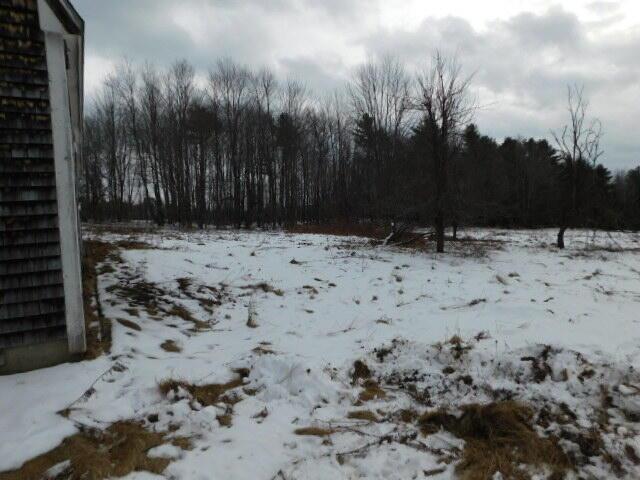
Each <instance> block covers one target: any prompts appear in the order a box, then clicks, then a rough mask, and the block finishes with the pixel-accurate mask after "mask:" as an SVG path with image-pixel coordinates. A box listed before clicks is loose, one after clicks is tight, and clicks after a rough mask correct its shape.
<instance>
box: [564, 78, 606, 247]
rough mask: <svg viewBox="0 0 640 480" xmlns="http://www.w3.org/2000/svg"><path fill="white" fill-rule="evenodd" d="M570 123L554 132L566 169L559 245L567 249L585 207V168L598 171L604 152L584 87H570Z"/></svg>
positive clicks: (568, 102) (568, 97)
mask: <svg viewBox="0 0 640 480" xmlns="http://www.w3.org/2000/svg"><path fill="white" fill-rule="evenodd" d="M567 110H568V112H569V123H568V124H567V125H565V126H564V127H563V128H562V131H561V132H552V134H553V138H554V140H555V142H556V145H557V147H558V150H559V151H560V155H561V161H562V162H563V167H564V169H563V170H564V171H563V173H564V179H565V182H563V184H564V192H563V194H564V195H563V199H562V205H561V213H560V229H559V231H558V239H557V246H558V248H564V234H565V232H566V231H567V229H568V228H569V227H574V226H575V224H576V222H577V221H578V216H579V213H580V210H581V207H582V204H583V199H584V195H581V193H582V192H581V191H580V187H581V182H582V181H583V180H584V178H583V177H584V175H583V172H584V171H585V170H586V169H585V168H583V167H585V166H587V167H591V168H592V169H593V168H595V166H596V164H597V162H598V159H599V158H600V157H601V156H602V154H603V151H602V150H601V148H600V141H601V139H602V124H601V123H600V120H598V119H597V118H594V119H590V118H589V117H588V110H589V101H588V100H587V99H586V98H585V97H584V87H583V86H578V85H572V86H569V87H567Z"/></svg>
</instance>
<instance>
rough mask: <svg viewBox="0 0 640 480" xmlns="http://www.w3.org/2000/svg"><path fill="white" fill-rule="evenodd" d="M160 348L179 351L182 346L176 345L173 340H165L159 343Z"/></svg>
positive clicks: (167, 350) (166, 350)
mask: <svg viewBox="0 0 640 480" xmlns="http://www.w3.org/2000/svg"><path fill="white" fill-rule="evenodd" d="M160 348H162V349H163V350H164V351H165V352H171V353H180V352H181V351H182V348H180V345H178V344H177V343H176V342H175V340H165V341H164V342H162V343H161V344H160Z"/></svg>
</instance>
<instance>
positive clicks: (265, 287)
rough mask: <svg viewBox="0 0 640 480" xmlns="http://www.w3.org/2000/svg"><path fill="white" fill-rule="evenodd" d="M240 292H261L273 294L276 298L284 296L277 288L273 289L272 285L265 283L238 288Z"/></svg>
mask: <svg viewBox="0 0 640 480" xmlns="http://www.w3.org/2000/svg"><path fill="white" fill-rule="evenodd" d="M240 288H241V289H242V290H252V291H254V292H255V291H258V290H260V291H262V292H264V293H273V294H274V295H277V296H278V297H282V296H284V292H283V291H282V290H280V289H279V288H275V287H273V286H272V285H269V284H268V283H267V282H260V283H256V284H254V285H245V286H244V287H240Z"/></svg>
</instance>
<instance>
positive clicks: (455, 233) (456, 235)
mask: <svg viewBox="0 0 640 480" xmlns="http://www.w3.org/2000/svg"><path fill="white" fill-rule="evenodd" d="M453 239H454V240H458V222H453Z"/></svg>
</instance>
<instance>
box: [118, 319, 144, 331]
mask: <svg viewBox="0 0 640 480" xmlns="http://www.w3.org/2000/svg"><path fill="white" fill-rule="evenodd" d="M116 320H117V321H118V323H119V324H120V325H123V326H125V327H127V328H130V329H131V330H135V331H136V332H140V331H142V328H141V327H140V325H138V324H137V323H136V322H132V321H131V320H127V319H125V318H116Z"/></svg>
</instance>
